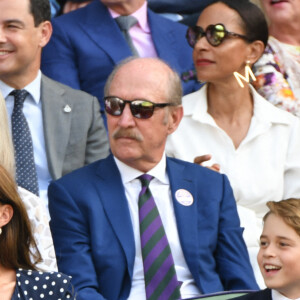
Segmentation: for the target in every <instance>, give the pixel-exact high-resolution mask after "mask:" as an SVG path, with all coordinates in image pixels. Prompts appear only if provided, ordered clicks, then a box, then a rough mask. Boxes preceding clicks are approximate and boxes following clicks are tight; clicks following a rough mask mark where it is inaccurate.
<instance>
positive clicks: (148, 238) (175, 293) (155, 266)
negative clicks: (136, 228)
mask: <svg viewBox="0 0 300 300" xmlns="http://www.w3.org/2000/svg"><path fill="white" fill-rule="evenodd" d="M139 179H140V181H141V183H142V190H141V192H140V194H139V219H140V235H141V248H142V256H143V264H144V275H145V287H146V296H147V300H156V299H160V300H166V299H169V300H175V299H180V291H179V289H180V283H179V282H178V280H177V276H176V272H175V266H174V261H173V257H172V253H171V249H170V245H169V242H168V239H167V236H166V233H165V230H164V227H163V224H162V221H161V218H160V215H159V212H158V209H157V207H156V204H155V201H154V199H153V196H152V194H151V191H150V189H149V184H150V181H151V180H152V179H153V177H152V176H151V175H148V174H144V175H142V176H140V177H139Z"/></svg>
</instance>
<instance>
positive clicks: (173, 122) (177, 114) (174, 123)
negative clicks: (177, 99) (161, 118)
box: [168, 105, 183, 134]
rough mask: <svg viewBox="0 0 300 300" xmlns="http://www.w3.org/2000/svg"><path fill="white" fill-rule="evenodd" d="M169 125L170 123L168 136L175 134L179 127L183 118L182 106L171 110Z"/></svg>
mask: <svg viewBox="0 0 300 300" xmlns="http://www.w3.org/2000/svg"><path fill="white" fill-rule="evenodd" d="M169 110H170V112H169V123H168V134H171V133H173V132H174V131H175V130H176V129H177V127H178V126H179V124H180V122H181V119H182V117H183V107H182V105H179V106H175V107H170V108H169Z"/></svg>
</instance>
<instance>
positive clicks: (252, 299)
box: [235, 289, 272, 300]
mask: <svg viewBox="0 0 300 300" xmlns="http://www.w3.org/2000/svg"><path fill="white" fill-rule="evenodd" d="M235 299H236V300H272V298H271V290H270V289H264V290H261V291H257V292H253V293H249V294H246V295H244V296H240V297H237V298H235Z"/></svg>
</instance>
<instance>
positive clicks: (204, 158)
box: [194, 154, 221, 172]
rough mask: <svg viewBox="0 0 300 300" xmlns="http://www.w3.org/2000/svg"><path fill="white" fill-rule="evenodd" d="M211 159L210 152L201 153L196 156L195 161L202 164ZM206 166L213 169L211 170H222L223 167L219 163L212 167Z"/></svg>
mask: <svg viewBox="0 0 300 300" xmlns="http://www.w3.org/2000/svg"><path fill="white" fill-rule="evenodd" d="M210 159H211V155H210V154H205V155H200V156H196V157H195V158H194V163H195V164H198V165H200V166H202V165H203V162H205V161H208V160H210ZM206 168H208V169H211V170H213V171H216V172H220V169H221V168H220V165H219V164H213V165H211V166H210V167H207V166H206Z"/></svg>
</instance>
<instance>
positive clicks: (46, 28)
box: [39, 21, 53, 48]
mask: <svg viewBox="0 0 300 300" xmlns="http://www.w3.org/2000/svg"><path fill="white" fill-rule="evenodd" d="M39 30H40V46H41V47H42V48H43V47H45V46H46V45H47V44H48V42H49V40H50V38H51V35H52V31H53V29H52V25H51V22H50V21H44V22H42V23H41V24H40V25H39Z"/></svg>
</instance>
